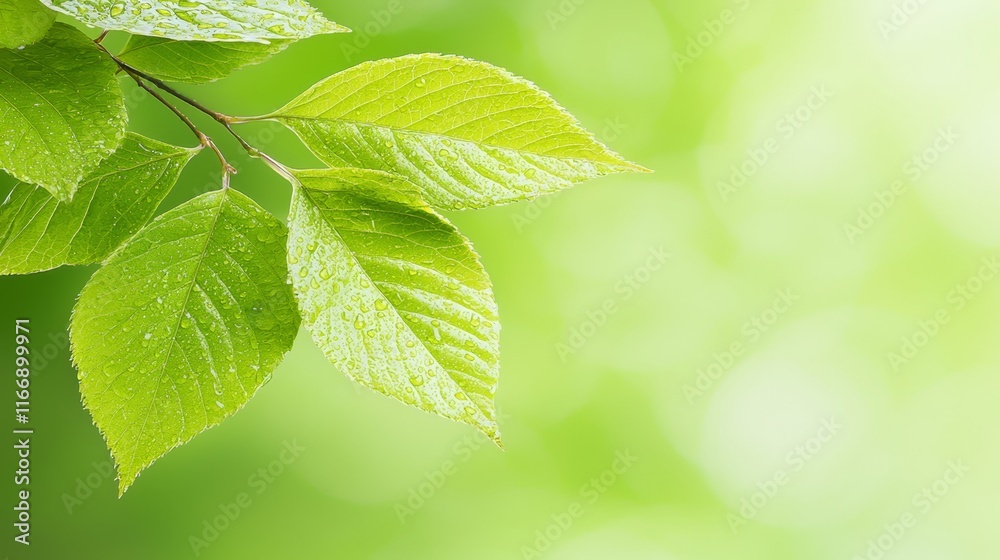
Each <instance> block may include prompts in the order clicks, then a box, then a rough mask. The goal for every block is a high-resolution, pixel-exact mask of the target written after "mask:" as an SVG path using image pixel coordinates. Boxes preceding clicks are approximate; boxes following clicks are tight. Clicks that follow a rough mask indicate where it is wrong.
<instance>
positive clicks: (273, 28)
mask: <svg viewBox="0 0 1000 560" xmlns="http://www.w3.org/2000/svg"><path fill="white" fill-rule="evenodd" d="M42 2H43V3H44V4H45V5H46V6H48V7H50V8H52V9H53V10H56V11H59V12H62V13H64V14H66V15H69V16H73V17H74V18H76V19H78V20H80V21H82V22H83V23H86V24H87V25H90V26H93V27H100V28H102V29H118V30H121V31H128V32H129V33H134V34H136V35H149V36H154V37H167V38H169V39H180V40H182V41H222V42H253V43H267V42H269V41H270V40H272V39H304V38H306V37H312V36H313V35H321V34H324V33H346V32H349V31H350V30H349V29H347V28H346V27H342V26H340V25H337V24H335V23H333V22H331V21H328V20H327V19H326V18H324V17H323V14H321V13H320V12H319V11H317V10H316V9H315V8H313V7H312V6H310V5H309V4H308V3H306V2H304V1H302V0H253V1H250V0H42Z"/></svg>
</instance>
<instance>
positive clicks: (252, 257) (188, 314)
mask: <svg viewBox="0 0 1000 560" xmlns="http://www.w3.org/2000/svg"><path fill="white" fill-rule="evenodd" d="M286 236H287V231H286V230H285V227H284V226H283V225H282V224H281V222H279V221H278V220H276V219H275V218H274V217H273V216H271V215H270V214H268V213H267V212H265V211H264V210H262V209H261V208H260V207H259V206H257V205H256V204H255V203H254V202H253V201H252V200H250V199H249V198H247V197H246V196H244V195H242V194H239V193H237V192H235V191H233V190H230V189H227V190H223V191H215V192H210V193H207V194H204V195H202V196H199V197H197V198H195V199H193V200H190V201H188V202H186V203H184V204H183V205H181V206H179V207H177V208H175V209H173V210H171V211H169V212H167V213H166V214H163V215H162V216H160V217H158V218H157V219H156V220H154V221H153V222H152V223H151V224H150V225H149V226H147V227H146V228H145V229H143V230H142V231H140V232H139V233H138V234H137V235H136V236H135V237H134V238H132V240H130V241H129V242H128V243H127V244H126V245H124V246H123V247H122V248H121V249H119V250H118V251H117V252H115V254H114V255H112V256H111V258H110V259H108V261H107V262H106V263H105V265H104V267H103V268H101V269H100V270H98V271H97V273H96V274H94V277H93V278H92V279H91V280H90V282H89V283H88V284H87V286H86V287H84V289H83V292H82V293H81V294H80V300H79V301H78V302H77V305H76V308H75V309H74V311H73V320H72V324H71V327H70V331H71V332H70V336H71V341H72V349H73V358H74V360H75V362H76V364H77V367H78V369H79V378H80V391H81V393H82V394H83V400H84V404H85V405H86V406H87V408H88V409H89V410H90V413H91V415H92V416H93V418H94V423H95V424H97V427H98V428H100V430H101V433H102V434H103V435H104V439H105V440H106V441H107V444H108V448H109V449H110V450H111V454H112V455H113V456H114V459H115V462H116V464H117V466H118V474H119V492H120V493H124V492H125V490H126V489H127V488H128V487H129V486H130V485H131V484H132V482H134V481H135V478H136V477H137V476H138V474H139V472H141V471H142V470H143V469H144V468H146V467H147V466H149V465H150V464H152V463H153V461H155V460H156V459H158V458H159V457H161V456H162V455H163V454H164V453H166V452H167V451H169V450H171V449H173V448H174V447H177V446H179V445H181V444H183V443H186V442H188V441H189V440H191V438H193V437H194V436H196V435H197V434H199V433H201V432H202V431H204V430H206V429H208V428H210V427H212V426H215V425H217V424H219V423H220V422H222V420H224V419H225V418H227V417H229V416H232V415H233V414H235V413H236V412H237V411H238V410H239V409H241V408H242V407H243V405H245V404H246V403H247V401H249V400H250V398H251V397H252V396H253V395H254V393H256V392H257V390H258V389H259V388H260V387H261V386H262V385H263V384H264V383H265V382H266V381H267V380H268V379H269V378H270V376H271V373H272V371H273V370H274V369H275V368H276V367H277V366H278V364H279V363H280V361H281V358H282V356H283V355H284V354H285V353H286V352H287V351H288V350H290V349H291V347H292V342H293V340H294V339H295V335H296V332H297V331H298V325H299V317H298V313H297V310H296V307H295V300H294V297H293V295H292V290H291V287H290V286H288V284H287V283H286V279H287V268H286V265H285V247H284V244H285V239H286Z"/></svg>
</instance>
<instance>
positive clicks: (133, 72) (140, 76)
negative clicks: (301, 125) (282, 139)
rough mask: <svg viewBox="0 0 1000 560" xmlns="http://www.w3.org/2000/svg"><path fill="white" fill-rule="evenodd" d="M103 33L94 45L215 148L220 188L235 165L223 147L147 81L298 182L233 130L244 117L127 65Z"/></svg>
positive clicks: (270, 165) (224, 184)
mask: <svg viewBox="0 0 1000 560" xmlns="http://www.w3.org/2000/svg"><path fill="white" fill-rule="evenodd" d="M105 35H107V31H105V32H104V33H103V34H102V35H101V36H100V37H98V39H97V40H95V41H94V42H95V43H96V44H97V47H98V48H99V49H101V50H102V51H104V54H106V55H108V57H110V58H111V60H112V61H114V63H115V64H116V65H118V69H119V71H121V72H125V73H126V74H128V75H129V76H130V77H131V78H132V79H133V80H135V82H136V83H137V84H138V85H139V87H141V88H142V89H144V90H146V91H147V92H148V93H149V94H150V95H152V96H153V97H154V98H156V99H157V100H158V101H159V102H160V103H162V104H163V105H165V106H166V107H167V108H168V109H170V110H171V111H172V112H173V113H174V114H175V115H177V117H178V118H179V119H181V121H183V122H184V124H186V125H187V126H188V128H190V129H191V131H192V132H194V134H195V136H197V137H198V141H199V142H201V145H202V146H205V147H207V148H210V149H211V150H212V151H213V152H215V154H216V155H217V156H218V158H219V161H220V162H221V163H222V170H223V173H222V186H223V188H228V187H229V176H230V175H235V174H236V169H235V168H234V167H233V166H232V165H230V164H229V162H227V161H226V158H225V156H224V155H223V154H222V151H221V150H220V149H219V147H218V146H216V144H215V142H213V141H212V139H211V138H209V137H208V136H206V135H205V134H204V133H203V132H201V131H200V130H199V129H198V127H197V126H196V125H195V124H194V123H193V122H192V121H191V119H190V118H188V116H187V115H185V114H184V113H183V112H182V111H181V110H180V109H178V108H177V107H176V106H174V105H173V104H172V103H170V102H169V101H167V100H166V99H164V98H163V96H162V95H160V94H159V92H157V91H156V90H154V89H153V88H151V87H149V84H152V85H154V86H156V87H157V88H158V89H160V90H162V91H164V92H166V93H168V94H169V95H171V96H172V97H174V98H176V99H178V100H180V101H182V102H184V103H185V104H187V105H189V106H190V107H192V108H194V109H196V110H198V111H201V112H202V113H204V114H206V115H208V116H209V117H211V118H212V120H214V121H216V122H217V123H219V124H221V125H222V126H223V128H225V129H226V131H228V132H229V134H231V135H232V137H233V138H235V139H236V141H237V142H239V144H240V146H241V147H242V148H243V149H244V150H246V151H247V153H248V154H250V157H254V158H260V159H263V160H264V161H265V162H266V163H267V165H268V166H269V167H270V168H271V169H273V170H274V171H275V172H276V173H277V174H279V175H281V176H282V177H284V178H285V179H287V180H289V181H291V182H292V183H296V182H297V181H296V179H295V177H294V175H292V173H291V171H290V170H289V169H288V168H287V167H285V166H284V165H282V164H281V163H279V162H278V161H277V160H275V159H274V158H272V157H270V156H268V155H267V154H265V153H263V152H261V151H260V150H258V149H257V148H255V147H253V146H252V145H250V143H249V142H247V141H246V140H245V139H244V138H243V137H242V136H240V135H239V134H238V133H237V132H236V131H235V130H233V124H234V123H237V122H244V121H242V120H238V119H237V118H235V117H230V116H229V115H225V114H223V113H220V112H218V111H213V110H211V109H209V108H208V107H205V106H204V105H202V104H201V103H199V102H197V101H195V100H194V99H192V98H191V97H189V96H187V95H184V94H183V93H181V92H179V91H177V90H176V89H174V88H173V87H171V86H170V85H168V84H166V83H164V82H163V80H160V79H159V78H156V77H155V76H150V75H149V74H147V73H145V72H143V71H142V70H139V69H137V68H133V67H132V66H129V65H128V64H126V63H125V62H124V61H122V60H121V59H120V58H118V57H117V56H115V55H113V54H111V52H110V51H108V49H106V48H104V45H102V44H101V42H100V41H101V40H103V39H104V36H105ZM147 82H148V83H147Z"/></svg>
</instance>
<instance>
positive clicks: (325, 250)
mask: <svg viewBox="0 0 1000 560" xmlns="http://www.w3.org/2000/svg"><path fill="white" fill-rule="evenodd" d="M293 173H294V179H295V181H296V183H297V184H296V185H295V188H294V194H293V195H292V205H291V210H290V214H289V218H288V221H289V241H288V262H289V274H290V276H291V279H292V283H293V285H294V287H295V293H296V295H297V296H298V301H299V307H300V309H301V311H302V316H303V320H304V321H305V323H306V325H307V326H308V327H309V329H310V331H311V332H312V336H313V340H314V341H315V342H316V344H317V345H318V346H319V347H320V348H321V349H322V350H323V352H324V353H325V354H326V356H327V358H328V359H329V360H330V361H331V362H333V364H334V365H336V366H337V367H338V368H339V369H340V370H341V371H343V372H345V373H346V374H348V375H349V376H351V377H352V378H353V379H354V380H355V381H357V382H359V383H361V384H363V385H366V386H368V387H370V388H372V389H374V390H376V391H379V392H381V393H384V394H386V395H388V396H390V397H394V398H396V399H399V400H401V401H403V402H405V403H407V404H410V405H413V406H416V407H419V408H421V409H423V410H425V411H428V412H432V413H435V414H439V415H441V416H444V417H446V418H450V419H452V420H456V421H459V422H464V423H466V424H470V425H472V426H474V427H476V428H478V429H479V430H481V431H482V432H484V433H485V434H486V435H488V436H489V437H491V438H493V440H494V441H496V442H497V443H498V444H499V442H500V431H499V428H498V426H497V422H496V412H495V409H494V405H493V398H494V395H495V393H496V386H497V377H498V370H499V342H498V341H499V332H500V323H499V320H498V318H497V308H496V303H495V302H494V300H493V293H492V290H491V285H490V280H489V278H488V277H487V275H486V272H485V271H484V270H483V267H482V265H481V264H480V262H479V257H478V256H477V255H476V253H475V252H474V251H473V250H472V247H471V246H470V244H469V242H468V240H466V239H465V238H464V237H463V236H462V235H461V234H460V233H459V232H458V230H456V229H455V227H454V226H452V225H451V224H450V223H448V221H447V220H445V219H444V218H443V217H441V216H440V215H438V214H436V213H435V212H434V211H433V210H431V209H430V208H429V207H427V205H426V204H425V203H423V202H422V201H421V200H420V198H418V191H417V190H416V188H415V187H413V186H412V185H410V184H408V183H407V182H406V181H405V180H402V179H400V178H397V177H395V176H393V175H389V174H386V173H383V172H378V171H370V170H362V169H328V170H322V171H299V172H293Z"/></svg>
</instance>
